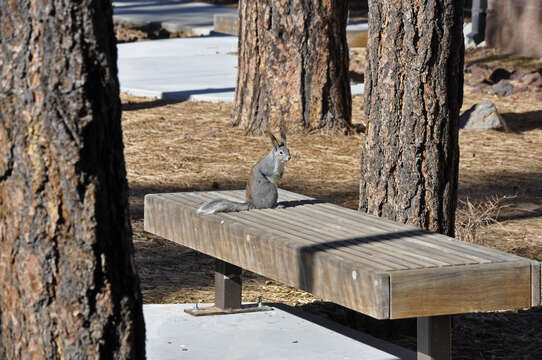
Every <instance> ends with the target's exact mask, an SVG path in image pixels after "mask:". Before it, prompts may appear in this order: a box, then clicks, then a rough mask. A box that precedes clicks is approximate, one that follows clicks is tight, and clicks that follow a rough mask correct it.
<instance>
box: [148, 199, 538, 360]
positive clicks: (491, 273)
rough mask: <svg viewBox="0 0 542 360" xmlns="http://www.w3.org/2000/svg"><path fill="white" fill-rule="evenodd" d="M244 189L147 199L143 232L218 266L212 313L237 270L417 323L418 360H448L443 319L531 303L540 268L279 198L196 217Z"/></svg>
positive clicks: (234, 296) (447, 324) (235, 297)
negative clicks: (270, 204)
mask: <svg viewBox="0 0 542 360" xmlns="http://www.w3.org/2000/svg"><path fill="white" fill-rule="evenodd" d="M215 198H227V199H232V200H243V199H244V191H213V192H185V193H170V194H151V195H147V196H146V197H145V230H146V231H148V232H150V233H153V234H156V235H159V236H161V237H164V238H166V239H169V240H171V241H175V242H177V243H179V244H181V245H184V246H187V247H190V248H192V249H194V250H197V251H200V252H202V253H205V254H208V255H210V256H213V257H215V258H217V259H219V260H218V261H217V273H216V274H217V275H216V280H217V287H216V288H217V290H216V292H217V299H216V306H217V307H219V308H222V309H226V308H236V307H240V305H241V297H240V296H241V282H240V271H241V268H244V269H248V270H250V271H253V272H255V273H258V274H261V275H263V276H266V277H268V278H271V279H274V280H277V281H280V282H282V283H284V284H287V285H290V286H293V287H296V288H298V289H302V290H305V291H308V292H310V293H312V294H314V295H315V296H317V297H320V298H322V299H324V300H326V301H332V302H335V303H337V304H340V305H343V306H345V307H348V308H350V309H353V310H356V311H359V312H361V313H364V314H367V315H370V316H372V317H374V318H376V319H403V318H412V317H416V318H418V358H434V359H449V358H450V354H451V320H450V316H449V315H451V314H460V313H470V312H484V311H495V310H514V309H524V308H529V307H531V306H537V305H540V264H539V263H538V262H536V261H533V260H529V259H526V258H522V257H519V256H515V255H511V254H507V253H503V252H500V251H497V250H493V249H489V248H485V247H481V246H476V245H473V244H469V243H465V242H462V241H458V240H455V239H452V238H449V237H447V236H444V235H440V234H434V233H430V232H427V231H423V230H419V229H416V228H414V227H411V226H407V225H402V224H398V223H395V222H393V221H389V220H386V219H382V218H378V217H375V216H371V215H367V214H363V213H360V212H357V211H353V210H350V209H346V208H342V207H340V206H336V205H333V204H330V203H326V202H323V201H319V200H315V199H312V198H309V197H306V196H303V195H299V194H296V193H292V192H288V191H284V190H280V191H279V201H280V202H281V203H282V204H284V205H285V206H286V207H285V208H282V209H267V210H251V211H243V212H237V213H219V214H216V215H207V216H199V215H197V214H196V209H197V208H198V207H199V206H200V205H201V204H202V203H203V202H204V201H206V200H209V199H215Z"/></svg>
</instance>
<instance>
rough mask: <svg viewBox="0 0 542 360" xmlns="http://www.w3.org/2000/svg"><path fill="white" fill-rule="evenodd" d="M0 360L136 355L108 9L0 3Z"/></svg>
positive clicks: (137, 320)
mask: <svg viewBox="0 0 542 360" xmlns="http://www.w3.org/2000/svg"><path fill="white" fill-rule="evenodd" d="M0 39H1V44H0V48H1V51H0V72H1V77H0V79H1V80H0V122H1V126H0V309H1V315H0V322H1V323H0V331H1V333H0V358H2V359H128V358H130V359H136V358H140V359H142V358H144V357H145V329H144V323H143V314H142V299H141V293H140V289H139V279H138V277H137V274H136V270H135V267H134V262H133V245H132V240H131V228H130V223H129V214H128V201H127V183H126V172H125V165H124V155H123V145H122V133H121V124H120V115H121V105H120V100H119V85H118V80H117V65H116V63H117V53H116V47H115V39H114V35H113V24H112V8H111V2H110V1H108V0H80V1H51V0H44V1H35V0H17V1H8V0H0Z"/></svg>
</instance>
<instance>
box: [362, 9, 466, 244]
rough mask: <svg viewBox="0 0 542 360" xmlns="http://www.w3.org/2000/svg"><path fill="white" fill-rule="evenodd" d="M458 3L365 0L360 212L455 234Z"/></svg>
mask: <svg viewBox="0 0 542 360" xmlns="http://www.w3.org/2000/svg"><path fill="white" fill-rule="evenodd" d="M462 11H463V1H461V0H459V1H458V0H442V1H422V2H419V1H418V2H416V1H411V0H385V1H370V5H369V24H370V27H369V43H368V46H367V71H366V84H365V89H366V95H365V101H366V104H365V112H366V114H367V121H368V130H367V137H366V140H365V144H364V146H363V150H362V156H361V185H360V210H363V211H366V212H369V213H372V214H375V215H379V216H384V217H387V218H390V219H393V220H397V221H400V222H403V223H410V224H413V225H415V226H418V227H421V228H425V229H429V230H431V231H435V232H440V233H444V234H448V235H452V236H453V234H454V218H455V208H456V198H457V176H458V164H459V148H458V117H459V110H460V108H461V104H462V94H463V55H464V46H463V32H462V25H463V15H462Z"/></svg>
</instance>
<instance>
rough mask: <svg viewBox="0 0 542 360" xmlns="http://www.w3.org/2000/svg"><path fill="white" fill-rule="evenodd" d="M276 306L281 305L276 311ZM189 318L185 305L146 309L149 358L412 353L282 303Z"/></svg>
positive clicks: (264, 359) (299, 359) (390, 358)
mask: <svg viewBox="0 0 542 360" xmlns="http://www.w3.org/2000/svg"><path fill="white" fill-rule="evenodd" d="M277 306H280V308H279V307H277ZM277 306H275V307H274V310H272V311H265V312H253V313H245V314H231V315H214V316H200V317H193V316H191V315H188V314H186V313H185V312H184V309H186V308H191V305H189V304H165V305H155V304H153V305H144V306H143V314H144V317H145V326H146V330H147V359H149V360H177V359H186V360H191V359H197V360H199V359H205V360H234V359H235V360H245V359H246V360H275V359H276V360H284V359H288V360H305V359H311V360H335V359H341V360H346V359H352V360H354V359H363V360H396V359H415V358H416V354H415V353H414V352H413V351H410V350H407V349H404V348H402V347H399V346H397V345H393V344H390V343H387V342H385V341H382V340H379V339H376V338H374V337H372V336H370V335H367V334H364V333H362V332H359V331H354V330H352V329H348V328H345V327H343V326H341V325H338V324H336V323H334V322H331V321H328V320H325V319H323V318H318V317H316V316H313V315H309V314H307V313H304V312H302V311H299V310H296V309H295V308H291V307H288V306H285V305H278V304H277Z"/></svg>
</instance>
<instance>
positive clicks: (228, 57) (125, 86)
mask: <svg viewBox="0 0 542 360" xmlns="http://www.w3.org/2000/svg"><path fill="white" fill-rule="evenodd" d="M236 52H237V37H236V36H210V37H197V38H177V39H166V40H153V41H143V42H136V43H126V44H119V45H118V54H119V57H118V66H119V80H120V87H121V91H123V92H125V93H127V94H130V95H135V96H147V97H152V98H156V99H163V100H171V101H184V100H200V101H213V102H218V101H227V102H231V101H233V98H234V94H235V83H236V81H237V55H236ZM362 93H363V84H357V85H353V86H352V95H359V94H362Z"/></svg>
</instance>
